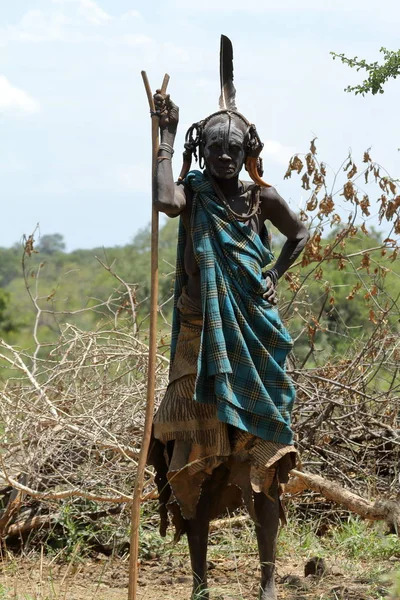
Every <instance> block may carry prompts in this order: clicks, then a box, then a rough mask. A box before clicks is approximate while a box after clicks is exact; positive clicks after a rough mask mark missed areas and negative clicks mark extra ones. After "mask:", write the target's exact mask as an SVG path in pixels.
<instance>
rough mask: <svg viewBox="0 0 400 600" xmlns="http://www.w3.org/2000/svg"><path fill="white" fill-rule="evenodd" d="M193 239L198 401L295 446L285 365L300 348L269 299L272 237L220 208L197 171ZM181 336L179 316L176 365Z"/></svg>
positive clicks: (182, 239) (190, 179)
mask: <svg viewBox="0 0 400 600" xmlns="http://www.w3.org/2000/svg"><path fill="white" fill-rule="evenodd" d="M186 184H187V185H189V186H190V187H191V188H192V190H193V209H192V215H191V234H192V238H193V247H194V252H195V256H196V260H197V263H198V265H199V268H200V275H201V299H202V312H203V321H204V322H203V330H202V336H201V343H200V352H199V358H198V372H197V379H196V390H195V396H194V399H195V400H197V401H198V402H202V403H205V404H216V406H217V414H218V418H219V419H220V421H222V422H224V423H228V424H230V425H233V426H235V427H237V428H239V429H242V430H244V431H247V432H249V433H252V434H253V435H256V436H258V437H260V438H262V439H263V440H269V441H273V442H278V443H281V444H292V443H293V433H292V430H291V427H290V414H291V410H292V406H293V402H294V398H295V390H294V386H293V383H292V381H291V380H290V378H289V377H288V376H287V375H286V372H285V359H286V356H287V354H288V353H289V351H290V350H291V348H292V345H293V342H292V340H291V338H290V336H289V333H288V332H287V330H286V329H285V327H284V326H283V324H282V322H281V320H280V317H279V315H278V312H277V310H276V309H275V308H274V307H273V306H272V305H271V304H270V303H269V302H268V301H267V300H265V299H264V298H263V297H262V294H263V292H264V291H265V289H266V287H265V279H264V278H263V276H262V271H263V269H264V268H265V267H266V265H268V264H269V263H270V262H271V259H272V253H271V250H270V248H269V240H268V233H267V231H266V229H265V228H263V230H262V232H261V235H260V236H259V235H258V234H256V233H255V232H254V231H252V230H251V229H250V228H249V227H248V226H247V225H246V224H244V223H241V222H239V221H237V220H236V219H235V218H234V216H233V215H231V214H230V213H228V211H226V209H225V208H224V207H223V206H222V205H221V204H219V203H218V200H217V198H216V196H215V193H214V190H213V188H212V185H211V182H210V181H209V179H208V178H207V177H206V176H205V175H204V174H203V173H201V172H199V171H191V172H190V173H189V174H188V175H187V177H186ZM185 245H186V232H185V229H184V226H183V223H182V222H181V223H180V229H179V238H178V256H177V271H176V281H175V307H176V303H177V301H178V298H179V297H180V295H181V293H182V289H183V286H184V285H185V283H186V275H185V271H184V262H183V260H184V249H185ZM178 333H179V311H178V310H176V308H175V310H174V318H173V329H172V343H171V363H172V362H173V359H174V356H175V351H176V341H177V336H178Z"/></svg>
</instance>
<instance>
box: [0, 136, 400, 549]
mask: <svg viewBox="0 0 400 600" xmlns="http://www.w3.org/2000/svg"><path fill="white" fill-rule="evenodd" d="M361 165H362V168H360V167H359V166H357V165H356V164H355V162H354V161H353V159H352V157H351V156H350V157H349V158H348V160H346V161H345V163H343V165H342V167H341V168H340V169H339V171H337V172H332V174H331V175H330V174H328V171H329V169H328V167H327V165H326V164H324V163H322V162H319V161H318V159H317V150H316V146H315V140H313V141H312V143H311V147H310V151H309V152H308V153H307V154H306V155H305V156H300V155H296V156H294V157H293V158H292V159H291V161H290V164H289V168H288V170H287V173H286V177H291V176H293V175H294V176H298V177H299V178H300V180H301V185H302V188H303V189H304V190H306V191H307V193H308V194H309V198H308V201H307V202H306V205H305V206H304V207H302V209H301V218H302V219H303V220H304V221H306V222H308V223H309V226H310V231H311V238H310V241H309V242H308V244H307V247H306V249H305V251H304V253H303V255H302V258H301V260H300V261H299V263H298V264H296V265H294V266H293V267H292V269H291V270H290V272H289V273H287V275H286V278H285V281H283V282H281V283H280V285H279V289H280V311H281V314H282V317H283V318H284V319H285V321H286V323H287V326H288V328H289V329H290V331H291V333H292V336H293V338H294V339H295V352H294V355H293V356H292V357H291V360H290V364H289V365H288V370H289V372H290V373H291V376H292V377H293V379H294V380H295V382H296V386H297V390H298V396H297V403H296V406H295V410H294V416H293V420H294V427H295V431H296V438H297V445H298V448H299V451H300V455H301V461H302V468H303V470H304V471H305V472H306V473H308V476H309V479H308V480H305V479H304V480H303V482H302V485H301V486H300V488H297V489H302V490H303V491H302V494H301V496H300V500H299V499H298V496H297V499H296V501H297V502H308V503H309V506H310V507H311V506H316V507H318V502H317V501H316V498H317V499H318V501H319V502H320V501H321V493H322V495H325V497H329V482H333V483H332V485H334V486H335V485H336V486H339V487H340V488H341V489H342V490H344V492H346V491H349V492H352V493H354V494H357V495H358V496H360V497H361V498H360V500H361V501H362V502H364V507H365V506H367V504H368V501H371V504H368V507H369V508H368V507H367V508H368V510H367V509H365V511H364V513H363V512H362V511H361V512H360V514H363V516H366V517H368V518H385V519H386V520H387V521H388V522H389V524H392V526H393V527H394V528H396V527H397V523H399V522H400V521H399V509H398V505H399V502H398V500H399V484H400V479H399V478H400V411H399V395H400V394H399V392H400V377H399V365H400V336H399V329H400V328H399V317H400V310H399V297H400V269H399V266H398V261H396V258H397V255H398V251H399V234H400V195H399V194H398V193H397V182H396V181H395V180H393V179H392V178H391V177H390V176H389V175H388V174H387V173H385V171H384V170H383V169H382V167H380V166H379V165H378V164H376V163H374V162H373V161H372V159H371V157H370V155H369V153H368V152H366V153H365V154H364V157H363V162H361ZM364 188H365V189H366V188H368V190H370V189H372V192H371V191H370V192H368V193H367V191H365V189H364ZM371 224H372V225H371ZM373 225H375V227H377V226H378V225H379V226H380V230H382V231H383V234H382V233H377V231H376V230H374V229H373ZM34 251H35V244H34V239H33V237H32V236H31V237H30V238H28V239H27V240H26V245H25V251H24V258H23V269H24V276H25V278H26V281H27V282H28V277H29V270H30V268H31V267H30V263H29V261H31V260H32V257H33V256H34ZM106 268H107V270H108V271H109V273H110V277H115V279H116V280H118V286H119V290H117V291H116V293H115V296H114V297H113V298H112V299H110V298H109V299H107V300H106V301H105V302H104V307H106V309H107V310H108V311H109V312H110V314H111V315H112V322H113V323H114V326H113V327H109V326H108V327H104V326H102V325H100V323H99V326H98V327H97V328H96V330H95V331H86V330H83V329H82V328H79V327H78V326H77V325H75V324H72V323H71V322H70V323H67V322H66V321H67V313H65V312H64V325H63V328H62V334H61V336H60V337H59V338H58V340H57V341H56V342H54V343H52V344H50V343H48V342H47V343H43V342H41V338H40V331H41V319H42V316H43V311H44V307H45V306H47V305H46V304H45V302H46V301H48V298H49V297H48V295H47V298H46V296H43V298H44V300H43V298H41V297H40V294H39V292H38V291H37V290H38V288H39V287H40V277H39V276H37V277H36V282H35V286H36V287H35V291H32V289H31V287H30V285H29V282H28V283H27V293H29V294H30V297H31V300H32V303H33V306H34V307H35V310H36V315H37V318H36V322H35V326H34V332H33V340H34V345H33V349H32V350H31V351H22V350H20V349H18V348H16V347H12V346H11V345H9V344H7V343H5V342H4V341H2V342H1V344H0V346H1V352H0V361H1V366H2V367H3V368H4V369H6V370H7V378H6V379H5V381H4V382H3V383H2V388H1V402H0V428H1V429H0V430H1V432H2V439H1V447H0V464H1V468H0V536H1V537H2V538H3V540H5V541H6V542H7V543H13V541H14V542H15V540H18V543H21V542H23V543H24V542H26V540H30V541H32V539H35V536H38V538H40V539H43V536H44V535H50V532H54V530H56V532H57V535H58V536H62V535H63V534H65V531H66V528H67V529H68V527H69V532H70V535H72V534H71V531H72V529H73V526H72V521H71V518H70V517H71V515H73V516H74V519H75V521H74V522H78V521H79V519H81V520H82V519H86V521H87V522H89V521H90V522H91V523H96V527H94V528H92V529H91V532H92V534H93V535H92V537H93V536H94V537H96V536H97V537H96V539H97V540H99V535H98V532H99V531H100V530H102V531H103V534H104V535H105V537H107V535H109V537H108V538H107V540H105V538H104V536H103V539H102V547H103V549H108V550H109V551H111V550H110V548H114V549H115V540H114V541H113V540H112V539H111V538H113V536H114V537H115V532H110V531H109V533H107V535H106V534H105V533H104V532H107V531H108V530H107V527H106V525H105V523H107V519H110V518H114V517H115V518H116V519H117V520H120V521H121V520H123V515H124V514H125V516H126V518H125V521H124V522H125V523H126V524H127V523H128V520H129V519H128V516H129V502H130V500H131V495H132V490H133V485H134V478H135V472H136V465H137V460H138V454H139V450H140V443H141V434H142V428H143V414H144V405H145V401H146V400H145V399H146V370H147V339H146V334H145V332H143V328H142V327H141V328H137V326H136V323H137V313H138V310H137V301H136V292H135V293H133V291H132V290H133V289H135V286H134V287H132V285H130V284H127V283H126V282H124V281H123V280H122V279H121V278H120V277H119V276H118V275H117V274H116V273H114V272H113V270H112V269H111V268H109V267H106ZM39 270H40V269H39ZM133 277H134V273H133ZM139 289H140V288H139ZM138 293H139V290H138ZM122 305H124V306H129V307H130V310H129V314H130V319H131V320H130V323H129V324H128V325H127V323H126V321H125V322H124V324H121V325H120V319H119V314H120V312H121V306H122ZM46 310H47V309H46ZM87 310H93V308H92V309H87ZM47 312H48V311H47ZM143 316H144V315H143V314H142V315H141V317H143ZM161 317H163V318H160V352H159V354H158V362H157V381H156V394H157V399H158V400H159V399H160V398H161V397H162V394H163V392H164V390H165V388H166V385H167V379H168V363H169V361H168V358H167V356H166V355H165V339H166V338H167V337H168V325H167V324H166V323H165V320H164V312H162V313H161ZM70 321H73V318H72V317H71V319H70ZM156 404H157V401H156ZM313 475H319V476H322V477H323V478H324V480H325V482H327V483H328V491H327V492H326V490H325V488H324V483H323V482H322V483H321V480H318V479H315V480H313V479H312V478H313ZM146 478H147V479H146V484H145V490H144V497H143V503H144V506H146V504H145V501H146V500H147V499H149V498H154V497H155V491H154V487H153V479H152V478H153V475H152V472H151V471H150V470H148V471H147V473H146ZM298 478H299V474H296V476H295V477H294V479H298ZM310 478H311V479H310ZM313 482H314V483H313ZM291 489H292V492H293V493H294V492H295V491H296V486H292V488H291ZM307 489H308V490H309V489H313V490H314V492H313V493H312V494H310V492H309V491H305V490H307ZM289 490H290V486H289ZM315 490H317V491H318V492H319V495H317V496H316V495H315ZM332 499H333V500H335V499H336V501H340V502H342V503H343V504H344V505H345V506H347V508H348V509H350V510H353V504H351V502H349V503H348V504H347V505H346V502H347V500H346V494H344V496H342V497H341V499H340V498H339V499H338V497H337V496H335V495H333V496H332V497H330V500H331V501H332ZM374 501H378V503H375V504H374ZM385 502H386V503H388V504H387V505H385V506H388V507H389V508H388V510H387V511H386V513H385V511H383V512H382V511H381V513H379V511H378V512H376V514H375V516H374V513H373V511H372V512H371V510H372V509H371V506H375V507H378V506H380V507H381V508H382V503H383V504H384V503H385ZM365 503H367V504H365ZM389 509H390V510H389ZM315 510H317V508H316V509H315ZM368 511H369V512H368ZM396 511H397V512H396ZM389 513H390V514H389ZM390 515H391V516H390ZM393 515H394V516H393ZM68 519H69V520H68ZM68 523H69V525H68ZM93 532H97V533H96V535H95V533H93ZM86 541H90V540H86ZM92 542H93V540H92Z"/></svg>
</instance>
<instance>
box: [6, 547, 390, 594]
mask: <svg viewBox="0 0 400 600" xmlns="http://www.w3.org/2000/svg"><path fill="white" fill-rule="evenodd" d="M128 566H129V561H128V560H127V559H126V560H123V559H113V560H110V559H108V558H106V557H104V556H100V555H99V557H98V560H90V561H82V560H79V561H75V562H72V563H70V564H69V565H66V564H61V565H59V564H57V562H56V561H54V559H53V560H49V559H42V560H41V558H40V556H38V557H37V558H35V559H32V558H31V559H29V560H28V559H24V560H21V559H18V560H16V559H15V560H14V559H12V560H9V559H7V560H6V561H3V563H2V564H1V566H0V600H3V599H4V600H91V599H93V600H126V599H127V593H128V592H127V589H128ZM388 566H389V565H388ZM394 567H395V565H393V568H394ZM209 569H210V571H209V573H210V577H209V584H210V589H211V597H212V598H213V599H215V600H217V599H218V600H233V599H238V600H239V599H249V600H250V599H253V598H254V599H255V598H257V591H258V583H257V582H258V567H257V560H256V556H253V555H250V556H244V555H241V556H239V557H237V558H235V557H234V558H232V559H230V560H229V559H226V558H223V559H220V560H218V559H213V561H212V562H210V564H209ZM352 575H353V576H352ZM277 583H278V597H279V599H280V600H294V599H296V600H317V599H318V600H369V599H380V598H386V597H387V593H388V591H387V588H386V585H385V584H384V583H382V584H379V582H378V583H377V582H376V581H375V582H374V584H373V585H372V581H371V580H370V579H369V578H364V579H363V578H360V577H359V578H357V577H354V574H353V572H352V570H351V569H349V568H348V565H347V566H343V565H340V564H336V565H335V564H330V565H328V571H327V573H326V574H324V575H323V576H322V577H320V578H316V577H315V576H311V575H309V576H308V577H304V560H302V561H301V562H299V561H296V560H295V559H291V560H290V561H285V562H283V561H282V560H280V561H278V564H277ZM190 589H191V577H190V571H189V564H188V561H187V556H181V557H180V556H179V555H178V556H176V555H175V556H173V557H172V558H166V557H163V559H158V558H154V559H151V560H146V561H143V562H142V564H141V566H140V574H139V590H138V598H139V599H143V600H144V599H146V600H156V599H157V600H159V599H160V598H163V599H165V600H189V598H190Z"/></svg>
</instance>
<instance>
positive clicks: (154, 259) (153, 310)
mask: <svg viewBox="0 0 400 600" xmlns="http://www.w3.org/2000/svg"><path fill="white" fill-rule="evenodd" d="M142 78H143V83H144V87H145V89H146V94H147V99H148V101H149V107H150V114H151V144H152V165H151V166H152V168H151V174H152V194H151V195H152V212H151V295H150V336H149V363H148V370H147V404H146V414H145V422H144V430H143V439H142V446H141V449H140V455H139V461H138V466H137V473H136V480H135V487H134V491H133V501H132V513H131V543H130V559H129V590H128V600H136V597H137V579H138V577H137V575H138V558H139V520H140V498H141V495H142V490H143V481H144V472H145V468H146V461H147V454H148V451H149V445H150V437H151V425H152V421H153V412H154V393H155V374H156V351H157V313H158V211H157V210H156V209H155V208H154V201H155V190H156V187H155V176H156V167H157V154H158V147H159V138H158V132H159V117H158V115H156V114H155V106H154V99H153V94H152V92H151V88H150V84H149V80H148V79H147V75H146V72H145V71H142ZM168 82H169V75H168V74H165V76H164V81H163V83H162V86H161V93H162V94H165V93H166V91H167V86H168Z"/></svg>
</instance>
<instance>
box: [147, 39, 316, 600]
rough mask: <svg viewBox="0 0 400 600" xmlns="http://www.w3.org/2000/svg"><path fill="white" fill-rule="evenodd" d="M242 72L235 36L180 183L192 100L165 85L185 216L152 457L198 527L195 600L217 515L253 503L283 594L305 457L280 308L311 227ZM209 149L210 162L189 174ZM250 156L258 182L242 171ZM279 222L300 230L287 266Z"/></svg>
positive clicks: (161, 197)
mask: <svg viewBox="0 0 400 600" xmlns="http://www.w3.org/2000/svg"><path fill="white" fill-rule="evenodd" d="M232 80H233V66H232V46H231V43H230V41H229V40H228V39H227V38H225V37H224V36H222V38H221V98H220V108H221V110H219V111H218V112H216V113H214V114H212V115H210V116H209V117H207V118H206V119H204V120H202V121H200V122H198V123H195V124H194V125H193V126H192V127H191V128H190V129H189V131H188V132H187V134H186V144H185V153H184V166H183V169H182V173H181V177H180V180H179V181H178V182H177V183H174V178H173V173H172V155H173V153H174V150H173V146H174V140H175V135H176V130H177V126H178V120H179V110H178V107H177V106H176V105H175V104H174V103H173V102H172V101H171V99H170V97H169V96H167V95H163V94H160V93H158V94H156V95H155V106H156V110H157V112H158V114H159V115H160V136H161V144H160V147H159V154H158V158H157V171H156V198H155V203H156V208H157V209H158V210H159V211H161V212H164V213H165V214H167V215H168V216H170V217H177V216H178V215H179V216H180V227H179V238H178V249H177V269H176V281H175V301H174V316H173V330H172V342H171V369H170V380H169V385H168V388H167V392H166V394H165V397H164V399H163V401H162V402H161V405H160V407H159V409H158V411H157V413H156V415H155V418H154V424H153V443H152V449H151V452H150V462H152V464H153V465H154V466H155V469H156V481H157V485H158V488H159V491H160V514H161V528H160V530H161V534H162V535H165V530H166V526H167V522H168V512H169V513H170V514H171V515H172V522H173V524H174V525H175V530H176V537H177V538H179V537H180V535H181V534H182V533H186V534H187V536H188V542H189V549H190V557H191V565H192V571H193V594H192V599H197V598H202V599H207V598H208V597H209V595H208V590H207V569H206V553H207V540H208V528H209V522H210V520H211V519H213V518H216V517H217V516H219V515H221V514H223V513H224V512H226V510H230V511H231V510H234V509H235V508H237V507H238V506H240V505H241V504H242V503H243V502H244V503H245V504H246V506H247V508H248V510H249V513H250V515H251V517H252V518H253V520H254V522H255V529H256V535H257V542H258V548H259V555H260V565H261V583H260V599H261V600H274V599H275V598H276V592H275V585H274V567H275V550H276V538H277V532H278V525H279V516H280V512H281V511H280V500H279V484H280V483H283V482H285V481H287V477H288V471H289V470H290V469H291V468H293V467H294V463H295V455H296V451H295V449H294V446H293V432H292V429H291V425H290V414H291V410H292V406H293V401H294V397H295V391H294V387H293V383H292V381H291V380H290V378H289V377H288V376H287V374H286V372H285V360H286V357H287V355H288V353H289V352H290V350H291V348H292V340H291V338H290V336H289V334H288V332H287V331H286V329H285V327H284V326H283V324H282V322H281V320H280V317H279V314H278V312H277V309H276V308H275V304H276V302H277V295H276V287H277V283H278V281H279V279H280V278H281V277H282V275H283V274H284V273H285V272H286V271H287V269H288V268H289V267H290V266H291V265H292V264H293V262H294V261H295V260H296V258H297V257H298V256H299V254H300V252H301V251H302V250H303V248H304V246H305V244H306V242H307V240H308V237H309V234H308V231H307V229H306V228H305V226H304V224H303V223H302V222H301V221H300V219H299V218H298V217H297V216H296V215H295V214H294V213H293V212H292V211H291V210H290V208H289V206H288V205H287V203H286V202H285V201H284V200H283V198H281V196H280V195H279V194H278V192H277V191H276V190H275V189H274V188H273V187H271V186H269V185H268V184H265V183H264V182H263V181H262V179H261V177H260V173H259V170H258V165H259V161H258V156H259V154H260V151H261V149H262V144H261V141H260V139H259V137H258V134H257V132H256V129H255V127H254V125H252V124H251V123H250V122H249V121H248V120H247V119H246V118H245V117H244V116H243V115H242V114H240V113H239V112H238V111H237V109H236V104H235V89H234V87H233V82H232ZM197 152H198V155H199V162H200V167H201V168H203V170H202V171H189V169H190V162H191V155H192V154H195V155H196V153H197ZM243 166H246V168H247V170H248V172H249V174H250V176H251V178H252V181H243V180H241V179H239V174H240V171H241V170H242V167H243ZM188 171H189V172H188ZM267 220H268V221H270V222H271V223H272V224H273V225H274V226H275V227H277V229H278V230H279V231H280V232H281V233H282V234H283V235H284V236H286V238H287V239H286V242H285V244H284V245H283V248H282V250H281V252H280V254H279V257H278V258H277V260H276V261H275V263H274V265H273V267H272V266H271V262H272V260H273V255H272V252H271V248H270V241H269V236H268V233H267V229H266V226H265V221H267Z"/></svg>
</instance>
